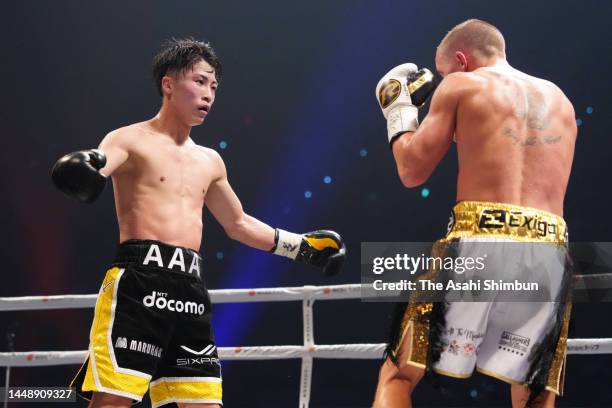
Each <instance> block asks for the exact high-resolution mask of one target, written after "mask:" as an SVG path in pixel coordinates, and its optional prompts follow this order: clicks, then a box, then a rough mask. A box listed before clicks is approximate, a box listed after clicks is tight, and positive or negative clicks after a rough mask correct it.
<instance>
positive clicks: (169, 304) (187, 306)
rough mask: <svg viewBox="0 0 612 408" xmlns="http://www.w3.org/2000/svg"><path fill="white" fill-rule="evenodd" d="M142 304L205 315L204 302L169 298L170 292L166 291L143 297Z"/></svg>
mask: <svg viewBox="0 0 612 408" xmlns="http://www.w3.org/2000/svg"><path fill="white" fill-rule="evenodd" d="M142 304H143V305H145V306H146V307H156V308H157V309H159V310H164V309H168V310H169V311H171V312H180V313H191V314H198V315H203V314H204V311H205V307H204V305H203V304H202V303H196V302H184V301H182V300H175V299H168V294H167V293H164V292H155V291H153V292H151V294H150V295H147V296H145V297H144V298H143V299H142Z"/></svg>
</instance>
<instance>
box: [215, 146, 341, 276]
mask: <svg viewBox="0 0 612 408" xmlns="http://www.w3.org/2000/svg"><path fill="white" fill-rule="evenodd" d="M214 160H215V162H216V163H217V165H216V166H215V167H216V169H217V170H218V173H217V178H216V179H215V181H213V182H212V183H211V185H210V187H209V188H208V193H206V198H205V202H206V206H207V207H208V209H209V210H210V212H211V213H212V214H213V216H214V217H215V218H216V219H217V221H219V223H220V224H221V226H222V227H223V229H224V230H225V232H226V233H227V235H228V236H229V237H230V238H232V239H235V240H236V241H239V242H242V243H243V244H245V245H248V246H250V247H253V248H257V249H261V250H263V251H270V252H272V253H273V254H275V255H280V256H285V257H287V258H290V259H293V260H295V261H298V262H304V263H307V264H310V265H313V266H316V267H319V268H321V269H322V270H323V273H325V274H326V275H328V276H331V275H335V274H337V273H339V272H340V271H341V270H342V266H343V265H344V260H345V258H346V247H345V246H344V242H343V241H342V238H341V237H340V235H339V234H337V233H335V232H333V231H328V230H318V231H313V232H307V233H305V234H295V233H292V232H288V231H284V230H281V229H279V228H276V229H274V228H272V227H270V226H269V225H267V224H265V223H263V222H261V221H259V220H258V219H256V218H254V217H251V216H250V215H248V214H246V213H245V212H244V210H243V209H242V204H240V200H239V199H238V197H237V196H236V194H235V193H234V190H232V187H231V186H230V184H229V182H228V181H227V171H226V169H225V165H224V163H223V160H222V159H221V157H220V156H219V155H218V154H216V153H214Z"/></svg>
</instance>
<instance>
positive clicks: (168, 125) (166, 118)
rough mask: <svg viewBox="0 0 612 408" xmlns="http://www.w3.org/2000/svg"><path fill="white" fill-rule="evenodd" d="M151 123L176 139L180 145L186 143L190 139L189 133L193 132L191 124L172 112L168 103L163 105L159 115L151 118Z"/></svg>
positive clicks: (161, 131)
mask: <svg viewBox="0 0 612 408" xmlns="http://www.w3.org/2000/svg"><path fill="white" fill-rule="evenodd" d="M151 125H152V126H153V127H155V128H156V129H157V130H159V132H160V133H163V134H165V135H168V136H169V137H171V138H172V139H174V141H175V142H176V144H178V145H182V144H184V143H185V142H186V141H187V140H188V139H189V133H190V132H191V126H189V125H186V124H185V123H184V122H182V121H181V120H180V119H179V116H178V115H176V114H175V113H174V112H172V111H171V109H170V108H168V107H167V106H166V104H164V105H162V107H161V109H160V110H159V112H158V113H157V115H155V117H154V118H153V119H152V120H151Z"/></svg>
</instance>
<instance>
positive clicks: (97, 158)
mask: <svg viewBox="0 0 612 408" xmlns="http://www.w3.org/2000/svg"><path fill="white" fill-rule="evenodd" d="M105 165H106V156H105V155H104V152H103V151H102V150H99V149H91V150H81V151H78V152H73V153H68V154H67V155H65V156H63V157H62V158H60V159H59V160H58V161H57V162H56V163H55V165H54V166H53V169H52V170H51V179H52V180H53V184H55V187H57V188H58V189H59V190H60V191H62V192H63V193H64V194H66V195H68V196H70V197H73V198H76V199H77V200H79V201H81V202H84V203H91V202H93V201H95V200H96V198H98V196H99V195H100V194H101V193H102V191H103V190H104V186H105V185H106V177H105V176H104V175H102V174H101V173H100V172H99V170H100V169H101V168H103V167H104V166H105Z"/></svg>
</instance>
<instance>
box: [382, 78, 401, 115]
mask: <svg viewBox="0 0 612 408" xmlns="http://www.w3.org/2000/svg"><path fill="white" fill-rule="evenodd" d="M401 92H402V84H400V82H399V81H398V80H397V79H390V80H388V81H387V82H385V83H384V84H383V85H382V86H381V87H380V91H378V102H379V103H380V106H382V107H383V109H384V108H386V107H387V106H389V105H391V104H392V103H393V102H394V101H395V100H396V99H397V98H398V97H399V96H400V93H401Z"/></svg>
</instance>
